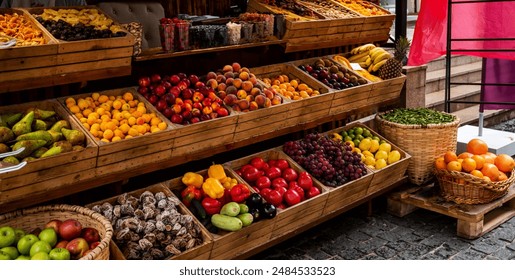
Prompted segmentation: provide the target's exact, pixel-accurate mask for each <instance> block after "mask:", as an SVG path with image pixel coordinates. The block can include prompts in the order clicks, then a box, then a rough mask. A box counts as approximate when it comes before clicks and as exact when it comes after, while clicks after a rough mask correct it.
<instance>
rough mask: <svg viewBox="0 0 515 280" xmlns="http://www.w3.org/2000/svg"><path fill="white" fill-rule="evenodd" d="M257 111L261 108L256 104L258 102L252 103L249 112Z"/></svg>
mask: <svg viewBox="0 0 515 280" xmlns="http://www.w3.org/2000/svg"><path fill="white" fill-rule="evenodd" d="M257 109H259V106H258V104H257V103H256V101H251V102H250V104H249V110H250V111H254V110H257Z"/></svg>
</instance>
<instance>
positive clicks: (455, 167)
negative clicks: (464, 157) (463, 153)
mask: <svg viewBox="0 0 515 280" xmlns="http://www.w3.org/2000/svg"><path fill="white" fill-rule="evenodd" d="M447 170H449V171H458V172H460V171H461V163H460V162H459V161H457V160H453V161H451V162H449V163H447Z"/></svg>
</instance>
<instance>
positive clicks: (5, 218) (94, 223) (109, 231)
mask: <svg viewBox="0 0 515 280" xmlns="http://www.w3.org/2000/svg"><path fill="white" fill-rule="evenodd" d="M53 219H57V220H62V221H64V220H67V219H76V220H77V221H79V222H80V223H81V224H82V226H83V227H92V228H95V229H97V230H98V233H99V234H100V238H101V240H100V244H99V245H98V246H97V247H96V248H95V249H93V250H91V252H90V253H89V254H87V255H85V256H84V257H82V258H81V260H108V259H109V242H110V241H111V237H112V235H113V227H112V226H111V223H110V222H109V221H108V220H107V219H106V218H104V216H102V215H100V214H98V213H96V212H93V211H92V210H90V209H88V208H84V207H81V206H72V205H66V204H59V205H49V206H42V207H34V208H29V209H23V210H18V211H14V212H10V213H6V214H3V215H0V226H5V225H8V226H11V227H13V228H20V229H23V230H24V231H26V232H30V231H32V230H33V229H35V228H37V227H40V228H41V227H42V226H44V225H45V224H46V223H47V222H49V221H51V220H53Z"/></svg>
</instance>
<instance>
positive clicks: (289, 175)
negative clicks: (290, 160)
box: [281, 167, 299, 182]
mask: <svg viewBox="0 0 515 280" xmlns="http://www.w3.org/2000/svg"><path fill="white" fill-rule="evenodd" d="M281 175H282V177H283V178H284V179H286V181H288V182H291V181H296V180H297V177H298V176H299V174H297V171H295V169H293V168H289V167H288V168H286V169H284V170H283V172H282V174H281Z"/></svg>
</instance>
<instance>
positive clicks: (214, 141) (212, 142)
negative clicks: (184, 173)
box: [172, 134, 234, 160]
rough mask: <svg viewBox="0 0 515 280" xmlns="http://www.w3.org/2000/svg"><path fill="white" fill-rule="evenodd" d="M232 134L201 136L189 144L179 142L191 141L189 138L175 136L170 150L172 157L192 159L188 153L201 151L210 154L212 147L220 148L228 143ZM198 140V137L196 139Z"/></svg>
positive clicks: (230, 141) (231, 138)
mask: <svg viewBox="0 0 515 280" xmlns="http://www.w3.org/2000/svg"><path fill="white" fill-rule="evenodd" d="M186 138H187V137H186ZM233 139H234V135H233V134H226V135H217V136H213V137H206V138H203V140H202V141H199V142H195V143H190V144H184V145H182V146H180V145H181V144H180V143H186V142H189V141H191V139H185V138H182V139H181V138H176V139H175V144H174V147H173V150H172V157H174V158H175V157H184V156H186V158H190V159H191V160H194V159H195V158H194V157H193V158H191V157H190V154H193V153H202V152H209V153H210V154H212V151H213V150H214V149H217V148H220V147H222V146H225V145H230V144H231V143H232V142H233ZM197 140H198V139H197Z"/></svg>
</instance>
